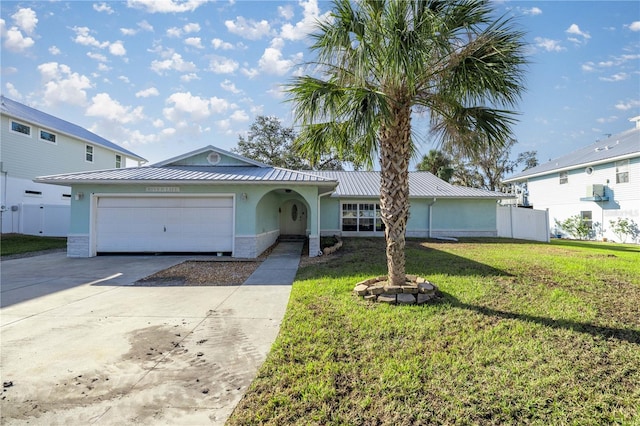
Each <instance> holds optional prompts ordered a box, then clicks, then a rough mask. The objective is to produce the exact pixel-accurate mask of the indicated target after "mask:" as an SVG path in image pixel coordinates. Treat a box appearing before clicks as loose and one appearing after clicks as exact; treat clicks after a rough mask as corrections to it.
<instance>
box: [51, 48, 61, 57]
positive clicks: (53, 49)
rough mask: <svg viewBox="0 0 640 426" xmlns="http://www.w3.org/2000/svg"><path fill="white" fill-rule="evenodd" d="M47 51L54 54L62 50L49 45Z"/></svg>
mask: <svg viewBox="0 0 640 426" xmlns="http://www.w3.org/2000/svg"><path fill="white" fill-rule="evenodd" d="M49 53H51V54H52V55H54V56H56V55H59V54H60V53H62V52H61V51H60V49H58V47H57V46H51V47H50V48H49Z"/></svg>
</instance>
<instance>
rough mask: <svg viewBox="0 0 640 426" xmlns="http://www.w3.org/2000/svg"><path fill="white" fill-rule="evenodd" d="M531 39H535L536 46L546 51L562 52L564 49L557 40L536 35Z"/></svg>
mask: <svg viewBox="0 0 640 426" xmlns="http://www.w3.org/2000/svg"><path fill="white" fill-rule="evenodd" d="M533 40H534V41H535V43H536V46H537V47H539V48H541V49H544V50H546V51H547V52H562V51H563V50H566V49H565V48H564V47H562V46H561V45H560V42H559V41H557V40H551V39H549V38H544V37H536V38H534V39H533Z"/></svg>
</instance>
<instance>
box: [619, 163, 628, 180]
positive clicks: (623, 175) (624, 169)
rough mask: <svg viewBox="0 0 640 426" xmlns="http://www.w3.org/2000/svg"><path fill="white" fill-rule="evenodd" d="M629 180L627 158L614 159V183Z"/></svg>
mask: <svg viewBox="0 0 640 426" xmlns="http://www.w3.org/2000/svg"><path fill="white" fill-rule="evenodd" d="M628 182H629V160H620V161H616V183H628Z"/></svg>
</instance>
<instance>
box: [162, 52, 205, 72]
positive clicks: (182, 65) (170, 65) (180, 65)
mask: <svg viewBox="0 0 640 426" xmlns="http://www.w3.org/2000/svg"><path fill="white" fill-rule="evenodd" d="M151 69H152V70H153V71H155V72H157V73H158V74H162V73H163V71H170V70H175V71H181V72H189V71H195V70H196V65H195V64H194V63H193V62H187V61H185V60H184V59H182V56H181V55H180V54H179V53H174V54H173V55H171V58H170V59H166V60H164V61H158V60H154V61H152V62H151Z"/></svg>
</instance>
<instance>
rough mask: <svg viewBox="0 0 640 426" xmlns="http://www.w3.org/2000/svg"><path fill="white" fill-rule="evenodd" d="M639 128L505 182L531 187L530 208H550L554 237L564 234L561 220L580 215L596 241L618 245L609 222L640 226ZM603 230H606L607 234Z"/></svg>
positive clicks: (638, 124)
mask: <svg viewBox="0 0 640 426" xmlns="http://www.w3.org/2000/svg"><path fill="white" fill-rule="evenodd" d="M631 121H635V123H636V126H635V128H634V129H631V130H627V131H626V132H623V133H620V134H618V135H614V136H611V137H609V138H607V139H603V140H600V141H598V142H596V143H594V144H591V145H589V146H587V147H584V148H581V149H578V150H576V151H574V152H572V153H570V154H567V155H565V156H562V157H559V158H557V159H555V160H551V161H549V162H548V163H545V164H541V165H539V166H537V167H533V168H531V169H528V170H526V171H524V172H522V173H519V174H517V175H515V176H512V177H510V178H509V179H505V181H504V182H505V183H511V184H513V185H514V186H519V187H521V188H522V187H526V191H527V192H528V196H527V198H526V199H524V203H523V204H525V205H526V206H529V207H534V208H536V209H543V210H544V209H549V218H550V226H551V229H550V232H551V233H552V234H556V235H562V233H561V231H560V230H559V229H557V227H556V226H555V220H559V221H563V220H565V219H567V218H569V217H571V216H576V215H580V216H581V217H582V218H583V219H584V220H586V221H587V223H588V224H589V225H590V226H591V227H592V229H593V233H594V237H596V238H608V239H611V240H615V239H616V236H615V235H614V234H613V233H612V232H611V231H610V230H609V228H610V225H609V222H610V221H611V220H617V218H626V219H633V220H634V221H635V222H636V223H637V224H640V116H639V117H635V118H633V119H631ZM602 228H603V229H604V230H602Z"/></svg>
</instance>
